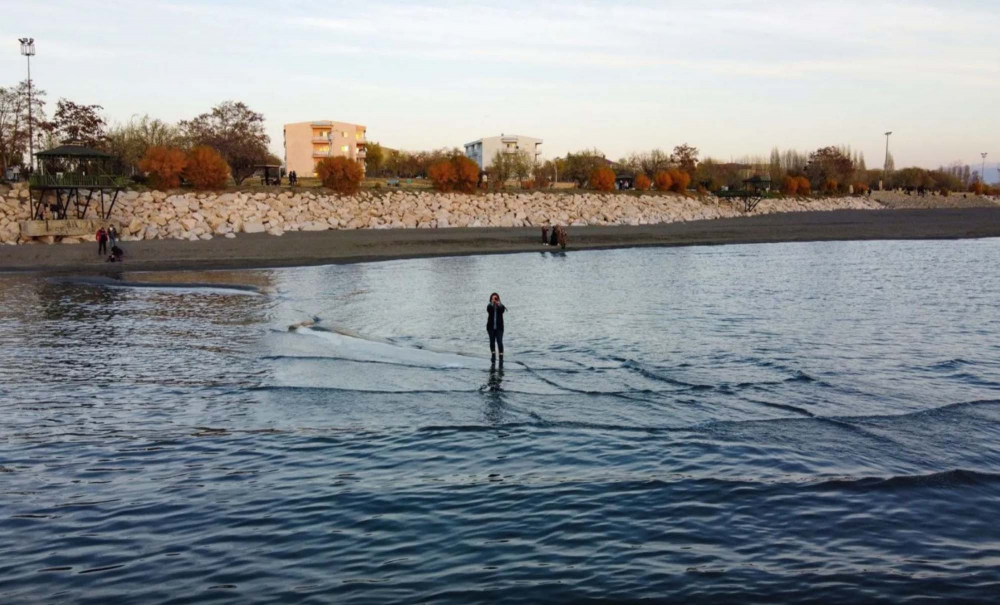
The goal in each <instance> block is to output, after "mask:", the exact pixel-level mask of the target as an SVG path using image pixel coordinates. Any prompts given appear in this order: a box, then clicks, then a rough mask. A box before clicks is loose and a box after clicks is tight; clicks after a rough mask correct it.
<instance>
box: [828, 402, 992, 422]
mask: <svg viewBox="0 0 1000 605" xmlns="http://www.w3.org/2000/svg"><path fill="white" fill-rule="evenodd" d="M990 405H1000V399H977V400H974V401H959V402H957V403H946V404H945V405H940V406H937V407H932V408H923V409H920V410H914V411H912V412H903V413H902V414H865V415H858V416H827V418H829V419H831V420H842V421H852V420H855V421H864V420H882V419H891V418H913V417H917V416H924V415H935V414H940V413H946V412H949V411H955V410H961V409H962V408H972V407H979V406H990Z"/></svg>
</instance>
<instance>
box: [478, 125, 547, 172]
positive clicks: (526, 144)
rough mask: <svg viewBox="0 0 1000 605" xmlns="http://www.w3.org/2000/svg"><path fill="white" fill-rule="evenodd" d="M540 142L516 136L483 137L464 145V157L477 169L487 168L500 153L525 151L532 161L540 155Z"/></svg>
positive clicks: (536, 159) (539, 140)
mask: <svg viewBox="0 0 1000 605" xmlns="http://www.w3.org/2000/svg"><path fill="white" fill-rule="evenodd" d="M541 147H542V140H541V139H535V138H532V137H523V136H520V135H516V134H506V135H505V134H501V135H500V136H498V137H484V138H482V139H479V140H478V141H473V142H471V143H466V144H465V156H466V157H467V158H469V159H470V160H472V161H474V162H475V163H477V164H479V169H480V170H483V169H485V168H487V167H488V166H489V165H490V163H491V162H492V161H493V158H494V157H496V155H497V154H498V153H500V152H504V153H514V152H515V151H526V152H528V157H530V158H531V159H532V160H534V161H538V159H539V158H540V157H541V155H542V149H541Z"/></svg>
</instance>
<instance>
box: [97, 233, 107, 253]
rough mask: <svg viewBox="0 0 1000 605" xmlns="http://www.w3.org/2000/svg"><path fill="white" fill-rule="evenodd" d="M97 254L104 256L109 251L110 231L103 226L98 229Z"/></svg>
mask: <svg viewBox="0 0 1000 605" xmlns="http://www.w3.org/2000/svg"><path fill="white" fill-rule="evenodd" d="M96 237H97V256H104V255H105V254H107V253H108V232H107V231H105V230H104V227H101V228H100V229H98V230H97V236H96Z"/></svg>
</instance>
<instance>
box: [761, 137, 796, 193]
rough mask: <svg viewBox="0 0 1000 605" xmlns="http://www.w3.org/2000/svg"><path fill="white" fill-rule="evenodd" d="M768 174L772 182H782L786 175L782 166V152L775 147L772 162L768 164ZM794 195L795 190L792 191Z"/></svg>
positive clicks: (772, 151)
mask: <svg viewBox="0 0 1000 605" xmlns="http://www.w3.org/2000/svg"><path fill="white" fill-rule="evenodd" d="M767 172H768V176H769V177H771V182H772V183H778V182H781V180H782V179H783V178H784V177H785V171H784V170H783V169H782V168H781V152H780V151H778V148H777V147H775V148H774V149H772V150H771V164H770V165H769V166H768V171H767ZM792 194H793V195H794V192H792Z"/></svg>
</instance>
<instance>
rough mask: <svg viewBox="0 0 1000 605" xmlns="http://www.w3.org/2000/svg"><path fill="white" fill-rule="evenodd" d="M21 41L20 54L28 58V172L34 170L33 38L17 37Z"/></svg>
mask: <svg viewBox="0 0 1000 605" xmlns="http://www.w3.org/2000/svg"><path fill="white" fill-rule="evenodd" d="M17 41H18V42H20V43H21V54H22V55H24V56H25V57H27V59H28V174H31V173H32V172H34V171H35V132H34V128H33V126H34V121H35V120H34V118H32V116H31V57H33V56H35V39H34V38H18V40H17Z"/></svg>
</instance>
